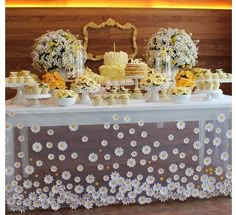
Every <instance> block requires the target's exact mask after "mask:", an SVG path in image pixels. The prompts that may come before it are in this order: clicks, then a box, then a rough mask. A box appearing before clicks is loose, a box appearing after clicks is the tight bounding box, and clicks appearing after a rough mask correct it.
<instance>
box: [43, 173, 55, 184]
mask: <svg viewBox="0 0 236 215" xmlns="http://www.w3.org/2000/svg"><path fill="white" fill-rule="evenodd" d="M43 181H44V182H45V184H51V183H52V182H53V177H52V176H51V175H45V176H44V178H43Z"/></svg>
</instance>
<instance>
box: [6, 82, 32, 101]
mask: <svg viewBox="0 0 236 215" xmlns="http://www.w3.org/2000/svg"><path fill="white" fill-rule="evenodd" d="M26 85H27V84H26V83H15V84H13V83H6V85H5V87H7V88H12V89H16V90H17V91H16V95H15V97H14V98H12V99H11V102H10V104H14V105H27V104H28V102H27V100H26V99H25V97H24V95H23V92H22V89H23V88H24V86H26Z"/></svg>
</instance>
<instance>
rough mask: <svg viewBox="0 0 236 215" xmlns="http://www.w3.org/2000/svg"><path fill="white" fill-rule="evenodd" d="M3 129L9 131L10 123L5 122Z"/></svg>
mask: <svg viewBox="0 0 236 215" xmlns="http://www.w3.org/2000/svg"><path fill="white" fill-rule="evenodd" d="M5 129H6V131H10V130H11V129H12V124H11V123H10V122H6V125H5Z"/></svg>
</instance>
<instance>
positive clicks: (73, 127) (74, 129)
mask: <svg viewBox="0 0 236 215" xmlns="http://www.w3.org/2000/svg"><path fill="white" fill-rule="evenodd" d="M69 129H70V131H78V129H79V125H78V124H76V123H71V124H70V125H69Z"/></svg>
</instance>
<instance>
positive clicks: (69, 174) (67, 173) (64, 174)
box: [61, 171, 71, 180]
mask: <svg viewBox="0 0 236 215" xmlns="http://www.w3.org/2000/svg"><path fill="white" fill-rule="evenodd" d="M61 177H62V178H63V179H64V180H69V179H70V178H71V173H70V172H69V171H64V172H63V173H62V174H61Z"/></svg>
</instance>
